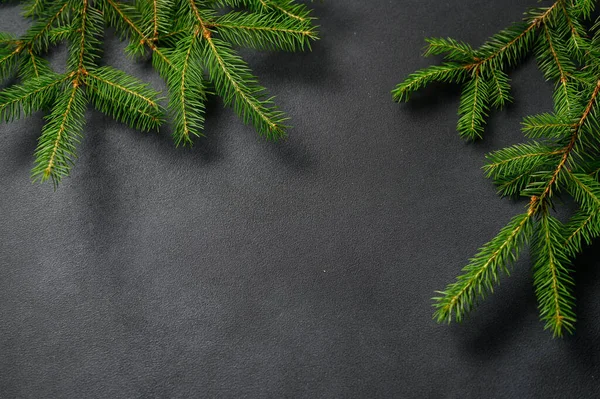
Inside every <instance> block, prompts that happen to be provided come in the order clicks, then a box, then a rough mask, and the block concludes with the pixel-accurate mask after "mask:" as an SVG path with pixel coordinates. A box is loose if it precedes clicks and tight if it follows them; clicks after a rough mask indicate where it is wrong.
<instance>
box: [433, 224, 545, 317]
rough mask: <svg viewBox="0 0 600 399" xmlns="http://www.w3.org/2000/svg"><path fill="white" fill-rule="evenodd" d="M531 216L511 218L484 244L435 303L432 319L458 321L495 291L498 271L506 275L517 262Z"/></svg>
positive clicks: (528, 230)
mask: <svg viewBox="0 0 600 399" xmlns="http://www.w3.org/2000/svg"><path fill="white" fill-rule="evenodd" d="M532 216H533V215H532V214H531V213H524V214H522V215H518V216H516V217H514V218H513V219H512V220H511V221H510V222H509V223H508V224H507V225H506V227H504V228H503V229H502V230H501V231H500V233H498V235H497V236H496V237H494V238H493V239H492V240H491V241H490V242H489V243H487V244H486V245H484V246H483V247H482V248H481V249H480V251H479V253H478V254H477V255H476V256H475V257H474V258H473V259H471V261H470V262H469V264H468V265H467V266H466V267H465V268H464V269H463V274H462V275H460V276H459V277H458V278H457V281H456V282H455V283H452V284H450V285H449V286H448V287H446V290H444V291H438V293H439V294H440V295H441V296H439V297H435V298H433V299H434V300H435V304H434V306H435V308H436V312H435V314H434V318H435V319H437V321H438V322H444V321H446V322H450V321H451V320H452V318H453V317H454V318H455V319H456V321H459V322H460V321H461V320H463V318H464V317H465V315H466V314H467V313H468V312H469V311H471V310H472V309H473V308H474V307H475V306H476V305H477V302H478V300H479V299H481V298H484V297H485V296H486V294H487V293H491V292H493V291H494V286H495V285H496V284H498V282H499V279H500V272H504V273H505V274H506V275H509V274H510V272H509V270H508V266H509V265H510V264H511V263H513V262H514V261H516V259H518V257H519V253H520V251H521V249H522V248H523V246H524V245H525V244H526V242H527V238H528V237H529V236H530V234H531V229H532Z"/></svg>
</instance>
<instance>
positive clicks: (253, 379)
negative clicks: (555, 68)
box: [0, 0, 600, 398]
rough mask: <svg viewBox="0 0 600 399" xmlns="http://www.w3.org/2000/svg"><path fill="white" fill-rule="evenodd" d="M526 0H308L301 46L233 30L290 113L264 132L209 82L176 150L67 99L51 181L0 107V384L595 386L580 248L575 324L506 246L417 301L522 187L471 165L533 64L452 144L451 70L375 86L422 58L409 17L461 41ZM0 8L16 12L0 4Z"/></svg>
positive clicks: (491, 230) (429, 390)
mask: <svg viewBox="0 0 600 399" xmlns="http://www.w3.org/2000/svg"><path fill="white" fill-rule="evenodd" d="M536 4H537V3H536V1H534V0H532V1H519V0H506V1H498V2H490V1H480V0H464V1H452V2H450V1H440V0H404V1H389V0H371V1H363V0H356V1H354V0H352V1H351V0H345V1H333V0H326V1H324V2H316V3H315V4H314V9H315V16H317V17H318V18H319V21H318V23H319V25H320V26H321V28H320V32H321V37H322V39H321V40H320V41H319V42H317V43H316V44H315V45H314V49H313V52H312V53H305V54H286V53H277V54H270V53H257V52H247V53H246V52H244V54H245V56H246V59H247V60H248V61H249V62H250V64H251V65H252V67H253V68H254V71H255V73H256V74H257V75H258V76H259V77H260V79H261V82H262V83H263V84H265V85H266V86H267V87H268V88H269V90H270V92H271V93H272V94H275V95H277V102H278V104H279V105H280V106H281V108H282V109H284V110H286V111H288V113H289V115H290V116H291V117H292V124H293V125H294V127H295V128H294V129H293V130H291V131H290V138H289V140H288V141H286V142H285V143H279V144H273V143H266V142H264V141H263V140H261V139H260V138H258V136H257V135H256V134H255V132H254V131H253V129H252V128H250V127H247V126H244V125H243V124H242V123H241V122H240V120H239V119H238V118H237V117H236V116H235V115H234V113H233V111H232V110H230V109H224V108H223V105H222V103H221V102H220V101H218V100H213V101H212V102H211V103H210V105H209V110H208V114H209V115H208V121H207V124H206V134H207V137H206V138H205V139H202V140H198V143H197V145H196V146H195V147H194V148H193V149H191V150H189V149H176V148H174V145H173V144H172V142H171V139H170V137H169V131H168V130H167V129H165V130H164V131H161V132H160V133H159V134H156V133H151V134H142V133H139V132H137V131H134V130H132V129H129V128H126V127H125V126H123V125H121V124H119V123H117V122H114V121H113V120H111V119H110V118H108V117H104V116H102V115H101V114H99V113H97V112H94V111H90V112H89V118H88V124H87V126H86V129H85V139H84V140H83V142H82V143H81V145H80V146H79V154H80V157H79V160H78V162H77V164H76V166H75V168H74V169H73V172H72V175H71V177H70V178H67V179H65V180H64V181H63V183H62V185H61V186H60V187H59V189H58V191H56V192H53V189H52V186H51V185H50V184H45V185H39V184H31V182H30V178H29V173H30V169H31V167H32V162H33V155H32V154H33V152H34V149H35V146H36V140H37V137H38V135H39V133H40V129H41V126H42V116H41V115H35V116H33V117H31V118H28V119H26V120H22V121H19V122H17V123H12V124H8V125H1V126H0V187H2V193H1V194H0V212H1V217H0V267H1V269H0V397H2V398H16V397H19V398H42V397H49V398H50V397H52V398H138V397H139V398H175V397H177V398H185V397H274V398H281V397H310V398H312V397H327V398H338V397H339V398H341V397H344V398H350V397H355V398H375V397H397V398H482V397H493V398H507V397H515V398H542V397H543V398H547V397H551V398H566V397H573V398H575V397H577V398H592V397H598V395H599V390H598V384H599V379H600V353H599V351H598V346H599V345H600V344H599V343H598V338H599V337H600V318H599V316H600V304H599V302H598V297H599V296H600V273H599V272H598V266H600V262H599V261H598V260H596V259H595V258H596V257H595V253H594V251H593V250H592V249H588V250H587V251H586V253H585V255H584V257H583V258H582V259H580V260H579V261H578V262H577V264H576V268H577V274H576V280H577V299H578V309H577V311H578V316H579V322H578V324H577V329H578V330H577V334H576V335H575V336H574V337H570V338H566V339H563V340H553V339H552V338H551V336H550V334H549V333H548V332H545V331H543V324H542V323H541V322H539V321H538V316H537V310H536V303H535V297H534V294H533V289H532V286H531V276H530V271H529V267H530V264H529V261H528V259H526V257H525V258H524V259H523V260H522V261H521V262H519V263H518V264H517V265H516V267H515V272H514V273H513V276H512V277H511V278H510V279H504V280H503V283H502V285H501V286H500V287H499V289H498V290H497V292H496V293H495V295H494V296H493V297H491V298H490V299H489V300H488V301H486V302H485V304H483V305H482V306H481V307H480V308H479V309H478V310H477V311H476V312H475V313H474V314H473V315H472V317H470V319H469V320H468V321H467V322H465V323H464V324H463V325H452V326H450V327H447V326H443V325H437V324H436V323H434V322H433V321H432V319H431V314H432V308H431V300H430V297H432V296H433V291H434V290H436V289H442V288H444V287H445V285H446V284H447V283H449V282H451V281H453V279H454V278H455V276H456V275H457V273H458V272H459V271H460V269H461V267H462V266H463V265H464V264H465V262H466V260H467V259H468V258H469V257H470V256H472V255H473V254H474V253H475V251H476V250H477V248H478V247H479V246H480V245H481V244H483V243H484V242H485V241H487V240H488V239H490V238H491V237H493V236H494V234H495V233H496V232H497V231H498V230H499V229H500V228H501V227H502V226H503V225H504V224H505V223H506V222H507V221H508V220H509V219H510V218H511V217H512V216H513V215H515V214H517V213H519V212H521V211H522V209H523V206H524V203H519V202H511V201H509V200H506V199H500V198H498V197H497V196H496V194H495V188H494V187H493V185H492V183H491V182H490V181H488V180H486V179H485V178H484V176H483V173H482V171H481V169H480V168H481V166H482V165H483V163H484V155H485V154H486V152H488V151H491V150H494V149H498V148H502V147H503V146H506V145H509V144H512V143H517V142H520V141H522V140H523V137H522V134H521V132H520V131H519V123H520V120H521V118H522V117H523V116H524V115H527V114H530V113H536V112H541V111H549V110H551V100H550V94H551V85H549V84H546V83H544V81H543V79H542V77H541V75H540V73H539V72H538V71H537V70H536V67H535V62H532V60H530V61H529V62H528V63H527V65H526V66H525V67H523V68H520V69H519V70H517V71H516V72H514V73H513V74H512V77H513V79H514V92H513V93H514V96H515V98H516V102H515V104H514V105H513V106H511V107H510V108H509V109H507V110H505V111H502V112H495V113H494V114H493V116H492V117H491V120H490V125H489V128H488V129H487V133H486V138H485V140H484V141H483V142H480V143H475V144H466V143H465V142H463V141H462V140H461V139H460V138H459V137H458V135H457V134H456V132H455V123H456V119H457V117H456V109H457V105H458V96H457V94H458V92H457V90H456V88H454V87H446V86H441V87H438V88H437V89H435V88H434V89H432V90H425V91H424V92H423V93H422V94H421V95H419V96H417V97H416V98H415V99H414V101H413V102H411V103H410V104H408V105H398V104H395V103H393V102H392V101H391V97H390V93H389V92H390V90H391V89H392V88H393V87H394V85H395V84H396V83H398V82H399V81H400V80H401V79H402V78H403V77H405V76H406V75H407V74H408V73H410V72H412V71H413V70H415V69H417V68H420V67H424V66H426V65H429V64H430V63H431V62H435V60H428V59H423V58H421V57H420V54H421V51H422V48H423V43H424V42H423V38H424V37H425V36H452V37H455V38H458V39H463V40H466V41H469V42H471V43H473V44H474V45H478V44H480V43H481V42H482V41H483V40H484V39H485V38H486V37H488V36H490V35H491V34H493V33H495V32H496V31H498V30H499V29H502V28H504V27H505V26H507V25H508V24H509V23H510V22H512V21H516V20H518V19H520V17H521V13H522V12H523V11H524V9H525V8H526V7H527V6H534V5H536ZM0 27H1V29H2V30H9V31H13V32H16V33H18V32H22V31H23V30H24V29H25V27H26V23H25V22H24V21H22V20H21V19H19V17H18V10H17V9H16V7H15V6H6V5H5V6H0ZM106 47H107V53H108V54H107V56H106V62H107V63H108V64H111V65H115V66H117V67H119V68H123V69H125V70H127V71H129V72H130V73H133V74H136V75H138V76H141V77H143V78H144V79H146V80H148V81H151V82H152V83H153V85H155V86H156V87H157V88H160V87H162V85H161V83H160V79H159V78H158V77H157V76H156V74H155V73H154V72H152V70H151V68H150V67H148V66H147V65H140V64H134V63H132V62H130V60H128V59H126V58H125V57H124V56H123V55H121V52H120V50H121V48H122V47H123V46H122V44H120V43H118V42H117V41H115V40H109V42H108V43H107V46H106ZM63 55H64V54H63V53H61V52H60V51H59V52H57V53H54V56H55V57H54V58H55V61H60V60H61V57H62V56H63Z"/></svg>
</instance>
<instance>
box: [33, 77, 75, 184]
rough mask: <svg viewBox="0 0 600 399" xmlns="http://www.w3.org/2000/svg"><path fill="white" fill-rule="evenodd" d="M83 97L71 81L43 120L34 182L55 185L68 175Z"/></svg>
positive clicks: (73, 159) (73, 156) (73, 158)
mask: <svg viewBox="0 0 600 399" xmlns="http://www.w3.org/2000/svg"><path fill="white" fill-rule="evenodd" d="M85 108H86V98H85V94H84V92H83V90H82V89H81V87H79V84H78V83H77V81H74V82H72V84H71V85H70V88H69V89H67V90H65V91H64V92H63V93H62V94H61V95H60V96H59V97H58V100H57V102H56V104H55V105H54V108H53V110H52V113H50V115H49V116H48V117H47V118H46V120H47V123H46V125H44V129H43V130H42V135H41V136H40V139H39V142H38V146H37V149H36V152H35V155H36V160H35V167H34V168H33V171H32V177H33V179H34V180H40V181H45V180H47V179H49V178H50V179H52V181H53V183H54V185H55V186H56V185H57V184H58V183H59V182H60V180H61V179H62V178H63V177H64V176H66V175H68V174H69V171H70V169H71V166H72V165H73V163H74V161H75V158H76V154H75V147H76V145H77V144H78V143H79V140H80V138H81V131H82V129H83V125H84V117H85Z"/></svg>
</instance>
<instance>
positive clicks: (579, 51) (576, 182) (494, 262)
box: [392, 0, 600, 336]
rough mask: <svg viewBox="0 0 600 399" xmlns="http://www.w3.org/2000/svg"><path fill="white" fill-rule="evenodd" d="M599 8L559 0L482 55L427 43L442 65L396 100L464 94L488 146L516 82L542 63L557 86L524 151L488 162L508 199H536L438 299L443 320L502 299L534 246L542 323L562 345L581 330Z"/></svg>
mask: <svg viewBox="0 0 600 399" xmlns="http://www.w3.org/2000/svg"><path fill="white" fill-rule="evenodd" d="M595 3H596V2H595V1H594V0H557V1H555V2H554V3H553V4H551V5H549V6H548V7H544V8H535V9H531V10H529V11H528V12H527V13H526V14H525V18H524V20H523V21H522V22H520V23H517V24H515V25H513V26H511V27H509V28H507V29H505V30H503V31H501V32H499V33H498V34H496V35H494V36H493V37H492V38H490V39H489V40H488V41H486V42H485V43H484V44H483V45H482V46H481V47H480V48H478V49H474V48H472V47H471V46H470V45H469V44H467V43H462V42H460V41H457V40H454V39H449V38H431V39H427V43H428V46H427V48H426V51H425V55H443V56H444V61H443V63H442V64H441V65H435V66H431V67H429V68H425V69H422V70H420V71H417V72H415V73H413V74H411V75H409V76H408V77H407V78H406V79H405V80H404V81H403V82H402V83H400V84H398V85H397V87H396V88H395V89H394V90H393V92H392V94H393V96H394V99H395V100H396V101H407V100H408V99H409V97H410V96H411V94H412V93H413V92H415V91H416V90H418V89H420V88H422V87H423V86H425V85H427V84H428V83H431V82H435V81H437V82H452V83H458V84H461V85H462V95H461V99H460V106H459V109H458V114H459V119H458V126H457V129H458V132H459V134H460V135H461V136H462V137H464V138H466V139H469V140H475V139H479V138H481V137H482V135H483V133H484V128H485V122H486V117H487V116H488V114H489V113H490V111H491V110H492V109H494V108H501V107H502V106H504V105H505V104H506V103H508V102H510V101H512V98H511V95H510V80H509V78H508V75H507V72H508V71H509V70H510V69H511V68H513V67H514V66H516V65H517V64H518V63H519V62H521V61H522V60H523V58H524V57H525V56H526V55H528V54H531V53H533V54H534V56H535V58H536V59H537V62H538V66H539V69H540V70H541V71H542V73H543V74H544V76H545V77H546V78H547V79H548V80H551V81H553V82H555V88H554V95H553V99H554V110H553V111H552V112H548V113H543V114H540V115H532V116H528V117H526V118H525V119H524V121H523V129H522V130H523V133H524V135H525V137H526V138H527V139H528V141H527V142H525V143H522V144H517V145H513V146H511V147H508V148H504V149H501V150H498V151H495V152H493V153H491V154H489V155H488V156H487V164H486V165H485V166H484V170H485V173H486V175H487V177H489V178H491V179H492V180H493V181H494V183H495V184H496V185H497V187H498V193H499V194H500V195H501V196H506V197H523V196H524V197H527V198H528V205H527V207H526V209H525V210H524V212H523V213H522V214H520V215H517V216H515V217H514V218H513V219H512V220H511V221H510V222H509V223H508V224H507V225H506V226H505V227H504V228H503V229H502V230H501V231H500V233H499V234H498V235H497V236H496V237H495V238H493V239H492V240H491V241H490V242H488V243H487V244H485V245H484V246H483V247H482V248H481V249H480V250H479V252H478V253H477V254H476V255H475V256H474V257H473V258H472V259H471V260H470V262H469V263H468V264H467V265H466V266H465V267H464V269H463V271H462V274H461V275H460V276H459V277H458V278H457V280H456V281H455V282H453V283H451V284H449V285H448V286H447V287H446V289H445V290H443V291H439V292H438V296H436V297H435V298H434V301H435V302H434V307H435V309H436V310H435V314H434V318H435V319H437V320H438V321H439V322H450V321H451V320H453V319H454V320H456V321H461V320H463V319H464V317H465V316H466V314H467V313H469V312H470V311H471V310H473V309H474V307H475V306H476V305H477V303H478V302H479V301H480V300H481V299H483V298H484V297H485V296H486V295H488V294H489V293H491V292H493V290H494V287H495V286H496V285H497V284H498V282H499V280H500V277H501V275H502V274H505V275H508V274H509V271H510V265H511V264H512V263H513V262H514V261H515V260H516V259H517V258H518V256H519V254H520V253H521V251H522V250H523V249H524V248H525V247H526V246H529V250H530V253H531V257H532V262H533V267H532V273H533V283H534V288H535V292H536V296H537V300H538V308H539V312H540V318H541V320H542V321H543V322H544V323H545V328H546V329H549V330H550V331H551V332H552V334H553V335H554V336H562V335H563V334H565V333H572V332H573V331H574V327H575V321H576V317H575V298H574V293H573V285H574V280H573V270H572V260H573V259H574V258H575V257H576V256H577V254H578V253H580V252H581V250H582V245H583V244H584V243H585V244H590V243H591V241H592V240H593V239H594V238H596V237H598V236H599V235H600V183H599V181H598V172H599V171H600V20H599V21H596V22H595V23H594V21H593V18H592V13H593V10H594V6H595ZM559 195H560V196H561V197H565V196H571V197H572V198H573V199H574V200H575V201H576V203H577V204H578V205H579V209H578V210H577V211H576V212H575V213H574V214H573V215H571V217H570V220H568V221H567V222H565V223H563V222H561V221H560V220H559V219H557V218H556V215H555V214H554V212H555V205H556V202H557V201H556V200H557V199H558V197H559Z"/></svg>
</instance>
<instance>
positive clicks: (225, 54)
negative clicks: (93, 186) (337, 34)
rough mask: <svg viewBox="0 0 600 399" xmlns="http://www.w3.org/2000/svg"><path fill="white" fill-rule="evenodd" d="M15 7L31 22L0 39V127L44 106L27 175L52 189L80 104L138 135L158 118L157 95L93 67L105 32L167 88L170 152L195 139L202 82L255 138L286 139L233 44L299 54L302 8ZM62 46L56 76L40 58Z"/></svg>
mask: <svg viewBox="0 0 600 399" xmlns="http://www.w3.org/2000/svg"><path fill="white" fill-rule="evenodd" d="M23 7H24V14H25V15H26V16H29V17H31V18H33V20H34V21H33V24H32V26H31V27H30V28H29V29H28V30H27V32H26V33H25V34H24V35H22V36H21V37H13V36H12V35H10V34H8V33H0V81H6V80H8V79H10V78H14V77H18V78H19V79H20V80H21V82H20V83H17V84H15V85H12V86H9V87H7V88H5V89H2V90H0V120H3V121H6V122H9V121H12V120H14V119H17V118H19V117H21V116H23V115H24V116H27V115H30V114H31V113H32V112H34V111H37V110H45V111H48V110H49V109H51V111H50V113H49V114H48V115H46V118H45V119H46V125H45V126H44V128H43V131H42V135H41V137H40V140H39V144H38V148H37V150H36V161H35V167H34V169H33V171H32V176H33V179H34V180H39V181H45V180H49V179H50V180H52V181H53V182H54V184H55V186H56V185H57V184H58V183H59V182H60V181H61V179H62V178H63V177H65V176H67V175H68V174H69V172H70V169H71V167H72V165H73V163H74V162H75V159H76V158H77V151H76V148H77V144H78V142H79V140H80V139H81V135H82V134H83V126H84V123H85V117H84V116H85V110H86V108H87V105H88V104H90V105H92V106H93V107H94V108H96V109H97V110H99V111H101V112H103V113H105V114H107V115H109V116H111V117H112V118H114V119H116V120H117V121H120V122H123V123H125V124H127V125H129V126H131V127H132V128H135V129H138V130H141V131H148V130H156V129H158V128H159V127H160V126H161V125H162V124H163V122H164V121H165V115H164V114H165V112H164V110H163V107H162V105H161V96H160V93H158V92H157V91H155V90H153V89H151V88H150V87H148V85H146V84H144V83H143V82H141V81H140V80H139V79H136V78H134V77H132V76H129V75H127V74H126V73H124V72H122V71H119V70H117V69H114V68H112V67H109V66H106V65H102V64H101V56H102V40H103V34H104V31H105V29H106V28H108V27H112V28H114V29H115V30H116V32H117V33H118V35H119V36H120V37H121V39H123V40H127V41H128V44H127V46H126V50H125V51H126V53H127V54H129V55H131V56H133V57H135V58H142V57H144V56H147V55H148V54H151V55H152V65H153V66H154V67H155V69H156V70H157V71H158V73H159V74H160V76H161V77H162V78H163V79H164V80H165V82H166V83H167V87H168V105H167V107H166V109H167V111H168V112H167V114H168V116H169V118H168V120H169V122H170V124H171V126H172V131H173V140H174V142H175V144H176V145H191V144H192V143H193V141H194V138H196V137H198V136H203V135H204V132H203V129H204V117H205V115H204V110H205V107H206V101H207V94H208V91H207V89H206V88H207V86H209V85H211V86H213V87H214V88H215V92H216V94H218V95H219V96H221V97H222V98H223V101H224V103H225V104H226V105H228V106H231V107H233V109H234V110H235V112H236V113H237V114H238V115H239V116H240V117H241V119H242V121H243V122H244V123H247V124H252V125H253V126H254V128H255V129H256V131H257V132H258V133H259V134H260V135H261V136H263V137H265V138H267V139H278V138H282V137H285V136H286V129H287V126H286V124H285V122H286V121H287V117H286V116H285V115H284V114H283V112H281V111H279V110H278V108H277V107H276V106H275V104H274V102H273V99H272V97H270V96H268V95H267V94H266V90H265V88H263V87H262V86H260V84H259V83H258V80H257V78H256V77H255V76H254V75H253V74H252V72H251V70H250V68H249V66H248V65H247V64H246V63H245V62H244V61H243V60H242V58H241V57H240V56H239V55H238V54H237V53H236V51H235V50H234V47H249V48H253V49H259V50H283V51H300V50H305V49H310V47H311V43H312V42H313V41H315V40H317V31H316V26H315V25H314V23H313V22H314V18H313V17H312V16H311V13H310V10H309V9H308V7H306V6H305V5H303V4H298V3H296V1H294V0H134V1H131V2H126V1H124V0H83V1H74V0H58V1H52V0H27V1H23ZM61 42H66V43H67V46H68V58H67V68H66V69H67V72H66V73H65V74H63V75H58V74H56V73H55V72H53V71H52V68H51V67H50V65H49V63H48V62H47V61H46V60H45V59H44V56H45V53H46V52H47V51H49V50H50V49H51V48H52V47H53V46H55V45H57V44H59V43H61Z"/></svg>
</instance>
